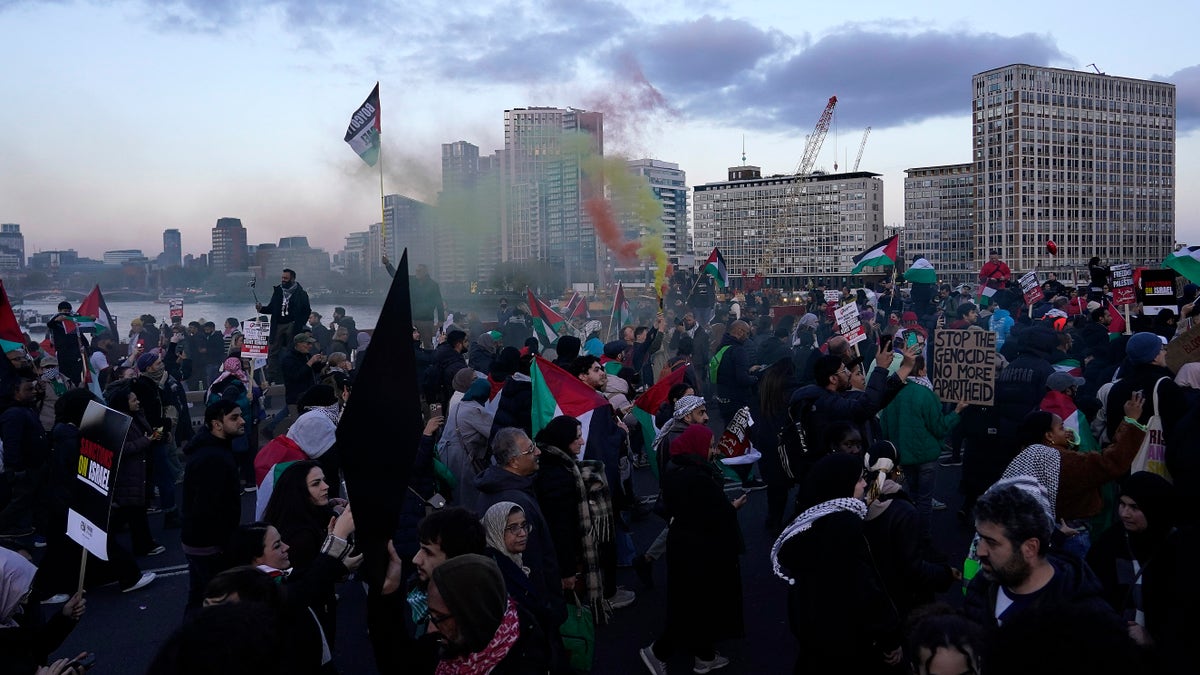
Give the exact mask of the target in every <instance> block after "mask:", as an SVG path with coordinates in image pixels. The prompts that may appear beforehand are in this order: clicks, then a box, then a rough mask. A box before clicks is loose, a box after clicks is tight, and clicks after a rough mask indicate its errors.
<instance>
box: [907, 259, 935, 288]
mask: <svg viewBox="0 0 1200 675" xmlns="http://www.w3.org/2000/svg"><path fill="white" fill-rule="evenodd" d="M904 278H905V279H907V280H908V281H911V282H913V283H914V284H936V283H937V270H935V269H933V264H932V263H930V262H929V261H928V260H926V259H925V256H921V257H919V258H917V259H916V260H914V261H913V264H912V267H909V268H908V271H906V272H905V273H904Z"/></svg>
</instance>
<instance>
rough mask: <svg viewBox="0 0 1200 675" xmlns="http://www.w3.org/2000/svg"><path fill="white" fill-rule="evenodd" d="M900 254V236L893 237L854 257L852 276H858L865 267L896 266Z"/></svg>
mask: <svg viewBox="0 0 1200 675" xmlns="http://www.w3.org/2000/svg"><path fill="white" fill-rule="evenodd" d="M899 253H900V235H898V234H896V235H892V236H890V237H888V238H887V239H884V240H883V241H881V242H879V243H878V244H875V245H874V246H872V247H871V248H869V249H867V250H865V251H863V252H862V253H859V254H858V255H856V256H854V269H852V270H850V273H851V274H858V273H859V272H861V271H862V269H863V268H864V267H887V266H888V265H895V264H896V256H898V255H899Z"/></svg>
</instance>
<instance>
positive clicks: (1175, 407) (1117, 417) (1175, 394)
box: [1105, 363, 1187, 443]
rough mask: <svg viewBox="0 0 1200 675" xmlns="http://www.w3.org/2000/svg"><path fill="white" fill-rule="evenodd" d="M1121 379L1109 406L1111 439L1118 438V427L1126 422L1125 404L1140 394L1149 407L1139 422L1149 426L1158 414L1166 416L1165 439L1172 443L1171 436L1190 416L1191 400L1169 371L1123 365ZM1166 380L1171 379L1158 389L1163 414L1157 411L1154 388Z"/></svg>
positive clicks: (1160, 367) (1153, 367)
mask: <svg viewBox="0 0 1200 675" xmlns="http://www.w3.org/2000/svg"><path fill="white" fill-rule="evenodd" d="M1120 375H1121V379H1119V380H1117V382H1116V383H1115V384H1114V385H1113V386H1112V389H1110V390H1109V392H1108V404H1107V405H1106V406H1105V413H1106V414H1107V418H1108V422H1107V426H1106V427H1105V429H1106V430H1107V431H1108V437H1109V438H1115V437H1116V436H1115V434H1116V432H1117V425H1119V424H1120V423H1121V420H1123V419H1125V402H1126V401H1128V400H1129V397H1130V396H1131V395H1132V394H1133V392H1135V391H1139V390H1140V391H1141V392H1142V394H1143V395H1144V396H1145V399H1144V401H1145V403H1144V404H1143V405H1142V416H1141V417H1139V418H1138V422H1141V423H1142V424H1145V423H1146V422H1148V421H1149V420H1150V418H1151V417H1153V416H1154V415H1155V414H1156V413H1157V414H1158V415H1160V416H1162V423H1163V438H1164V439H1165V440H1166V441H1167V442H1168V443H1170V441H1171V432H1172V431H1173V430H1174V428H1175V425H1176V424H1178V423H1179V421H1180V420H1181V419H1183V417H1184V413H1186V412H1187V397H1186V396H1184V394H1183V392H1182V391H1181V390H1180V387H1179V385H1177V384H1175V375H1174V374H1173V373H1172V372H1171V371H1170V370H1168V369H1167V368H1164V367H1163V366H1156V365H1154V364H1152V363H1145V364H1139V365H1136V366H1130V365H1123V366H1121V371H1120ZM1162 377H1165V378H1167V379H1166V380H1163V383H1162V384H1160V385H1158V406H1159V408H1161V410H1157V411H1156V410H1155V409H1154V386H1155V383H1157V382H1158V380H1159V378H1162Z"/></svg>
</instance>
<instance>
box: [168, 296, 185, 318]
mask: <svg viewBox="0 0 1200 675" xmlns="http://www.w3.org/2000/svg"><path fill="white" fill-rule="evenodd" d="M170 307H171V319H172V320H174V319H179V320H183V298H171V304H170Z"/></svg>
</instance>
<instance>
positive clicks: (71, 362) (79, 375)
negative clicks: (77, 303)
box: [46, 302, 83, 386]
mask: <svg viewBox="0 0 1200 675" xmlns="http://www.w3.org/2000/svg"><path fill="white" fill-rule="evenodd" d="M71 316H72V315H71V303H69V302H60V303H58V313H57V314H55V315H54V317H53V318H51V319H50V321H48V322H46V332H47V333H49V334H50V339H51V341H53V342H54V351H55V354H56V355H57V356H58V369H59V371H60V372H62V374H63V375H64V376H66V378H67V379H68V380H70V381H71V382H72V383H73V384H75V385H76V386H78V385H79V383H80V382H82V381H83V350H82V348H81V347H80V345H79V335H77V334H76V330H77V329H76V328H74V323H73V322H72V319H71Z"/></svg>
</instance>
